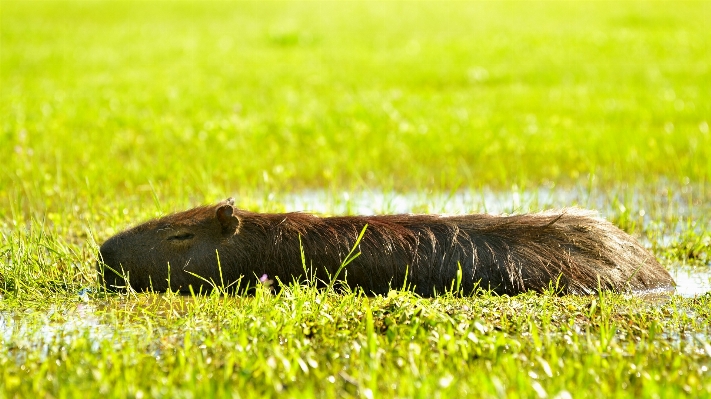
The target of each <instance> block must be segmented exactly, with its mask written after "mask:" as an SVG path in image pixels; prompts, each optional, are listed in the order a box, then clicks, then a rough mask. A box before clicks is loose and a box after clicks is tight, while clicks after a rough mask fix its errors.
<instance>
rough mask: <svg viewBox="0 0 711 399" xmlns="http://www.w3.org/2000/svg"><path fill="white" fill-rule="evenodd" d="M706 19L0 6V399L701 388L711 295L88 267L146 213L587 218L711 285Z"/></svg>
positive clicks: (698, 8) (691, 392) (533, 7)
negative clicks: (140, 287)
mask: <svg viewBox="0 0 711 399" xmlns="http://www.w3.org/2000/svg"><path fill="white" fill-rule="evenodd" d="M709 19H711V2H701V1H674V2H665V1H654V2H644V1H641V2H636V1H635V2H632V1H622V2H617V3H615V6H614V7H610V4H609V3H608V2H567V1H560V2H559V1H553V2H549V1H542V2H535V1H533V2H509V1H473V2H436V1H435V2H417V3H409V2H369V1H363V2H289V1H287V2H228V1H209V2H201V1H177V2H140V1H93V2H83V1H42V2H34V1H33V2H27V1H11V0H3V1H2V2H1V3H0V44H1V47H0V49H1V50H0V159H1V160H2V168H0V237H1V241H0V374H2V375H1V378H0V397H18V398H22V397H57V398H61V397H77V396H80V395H86V394H87V392H88V393H90V394H92V395H101V396H104V397H122V398H124V397H136V398H140V397H185V398H188V397H225V396H230V397H263V396H272V397H274V396H280V397H366V398H370V397H427V398H429V397H461V396H470V397H511V398H515V397H538V398H547V397H549V398H559V399H563V398H569V397H576V398H577V397H608V396H609V397H679V396H687V397H711V371H709V368H710V367H711V345H710V344H709V342H711V337H710V334H711V331H710V330H711V327H710V325H711V323H710V322H711V314H710V311H709V309H711V303H710V301H711V296H710V294H708V293H707V294H704V295H699V296H697V297H693V298H689V297H682V296H679V295H672V296H668V297H656V298H649V297H648V298H639V297H625V296H619V295H607V294H605V295H600V296H597V297H557V296H555V295H553V293H552V292H551V293H548V294H544V295H533V294H530V295H521V296H518V297H515V298H508V297H496V296H492V295H489V294H487V293H482V294H481V295H479V296H476V297H469V298H461V297H458V296H456V295H451V294H447V295H443V296H441V297H438V298H434V299H422V298H418V297H416V296H414V295H412V294H411V293H408V292H392V293H390V294H389V295H387V296H384V297H375V298H369V297H367V296H364V295H362V293H359V292H350V291H344V292H341V291H339V292H338V293H336V292H334V291H333V290H322V291H319V290H316V289H314V288H313V287H312V286H310V285H308V284H306V285H298V284H292V285H291V286H288V287H287V288H286V289H285V290H283V291H281V292H280V293H278V294H276V295H274V294H272V293H271V292H270V291H269V290H268V289H266V288H265V287H264V286H259V287H258V289H257V291H256V294H255V295H254V296H250V297H237V296H217V295H214V296H203V297H181V296H176V295H173V294H165V295H158V294H140V295H133V294H132V295H126V296H120V295H108V294H106V293H104V292H103V291H102V290H101V289H100V288H99V287H97V286H96V279H95V269H94V267H95V262H96V252H97V246H98V243H99V242H101V241H102V240H104V239H106V238H107V237H109V236H110V235H112V234H114V233H116V232H118V231H119V230H121V229H123V228H125V227H127V226H128V225H131V224H135V223H136V222H138V221H139V220H142V219H145V218H150V217H154V216H158V215H161V214H165V213H167V212H170V211H173V210H178V209H184V208H186V207H189V206H193V205H196V204H199V203H208V202H214V201H216V200H219V199H224V198H225V197H227V196H230V195H236V196H237V203H238V205H239V206H240V207H242V208H248V209H252V210H258V211H284V210H302V209H309V210H315V211H318V212H321V213H359V212H369V213H370V212H394V211H399V212H439V213H455V212H457V213H463V212H486V211H493V212H521V211H535V210H540V209H543V208H549V207H564V206H571V205H579V206H582V207H586V208H595V209H599V210H601V212H602V214H603V215H604V216H605V217H608V218H609V219H611V220H612V221H613V222H614V223H615V224H617V225H619V226H620V227H622V228H623V229H625V230H626V231H628V232H630V233H631V234H633V235H635V236H636V237H638V238H640V239H641V240H643V242H644V243H645V244H646V245H648V246H649V247H650V248H652V250H653V251H654V253H655V254H656V255H658V256H659V257H660V259H662V260H663V261H664V262H666V263H665V264H666V265H669V266H670V267H676V265H678V264H683V265H687V267H689V268H691V269H695V270H706V273H707V275H708V268H709V256H711V255H710V253H711V248H710V246H711V242H710V241H709V231H711V228H710V226H711V222H710V221H709V215H711V209H710V208H709V204H711V191H709V189H708V181H709V177H710V176H711V153H710V149H711V134H710V133H709V123H710V122H711V121H710V120H709V115H711V98H710V97H709V95H710V94H711V91H709V90H708V82H709V81H711V76H710V75H709V74H710V73H711V69H710V68H711V64H710V63H709V62H708V54H709V53H711V36H709V35H708V34H707V30H708V27H707V25H708V20H709ZM309 190H314V191H309ZM364 192H365V193H371V194H373V197H372V198H371V197H368V195H363V196H362V198H360V199H359V198H358V195H359V194H358V193H364ZM287 193H296V194H293V195H291V196H289V195H287ZM502 193H503V194H502ZM373 198H375V199H373ZM403 204H404V205H403ZM347 271H348V269H347V266H346V267H345V269H344V272H346V273H347Z"/></svg>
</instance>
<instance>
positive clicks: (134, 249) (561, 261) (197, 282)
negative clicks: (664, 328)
mask: <svg viewBox="0 0 711 399" xmlns="http://www.w3.org/2000/svg"><path fill="white" fill-rule="evenodd" d="M366 226H367V227H366ZM361 233H362V236H361V237H360V240H359V241H358V242H357V246H355V247H354V244H355V243H356V241H357V240H358V239H359V235H360V234H361ZM352 249H355V251H356V252H357V253H359V255H358V256H357V257H356V256H353V253H352V252H351V250H352ZM349 254H351V256H350V258H349ZM99 257H100V261H99V262H98V268H99V276H100V279H101V282H102V284H104V285H105V286H106V287H107V288H108V289H114V290H125V289H128V287H129V286H130V287H131V288H132V289H133V290H136V291H147V290H154V291H165V290H168V289H169V288H170V289H171V290H172V291H180V292H184V293H188V292H190V291H191V290H192V292H207V291H211V290H212V289H213V288H215V287H231V288H232V289H234V288H235V287H236V286H237V285H239V286H241V287H242V288H244V287H245V286H247V285H251V286H254V284H256V283H257V282H258V281H259V276H263V275H265V274H266V275H267V276H269V278H271V279H276V280H277V281H280V282H282V283H289V282H291V281H294V280H295V279H296V280H297V281H303V280H304V279H306V278H307V276H309V275H311V276H312V277H316V281H317V282H318V284H319V285H325V284H327V283H328V282H329V281H331V279H332V278H334V277H337V279H338V281H339V282H340V283H342V284H347V285H348V286H349V287H351V288H356V287H360V288H362V289H363V291H364V292H365V293H366V294H384V293H387V292H388V291H389V290H390V289H393V288H401V287H409V289H412V290H413V291H414V292H416V293H417V294H419V295H421V296H426V297H429V296H433V295H436V294H438V293H444V292H445V291H447V290H451V289H452V288H455V289H457V290H458V292H460V293H464V294H471V293H475V292H476V290H477V289H478V288H480V289H484V290H491V291H493V292H495V293H498V294H507V295H516V294H520V293H523V292H527V291H536V292H543V291H546V290H549V289H550V288H554V289H556V290H557V292H558V293H561V294H591V293H595V292H598V291H599V290H606V291H613V292H635V291H648V290H672V289H673V288H674V285H675V283H674V281H673V279H672V278H671V276H670V275H669V273H668V272H667V271H666V269H664V267H662V266H661V265H660V264H659V262H657V260H656V258H655V257H654V255H652V254H651V253H650V252H649V251H647V250H646V249H645V248H644V247H643V246H642V245H641V244H640V243H639V242H638V241H637V240H636V239H634V238H633V237H631V236H630V235H629V234H627V233H625V232H623V231H622V230H620V229H619V228H617V227H615V226H614V225H612V224H611V223H610V222H608V221H606V220H604V219H602V218H599V217H597V216H596V214H595V213H594V212H590V211H585V210H581V209H577V208H571V209H563V210H557V211H546V212H541V213H533V214H521V215H512V216H495V215H488V214H472V215H461V216H440V215H410V214H404V215H380V216H335V217H319V216H315V215H312V214H308V213H300V212H292V213H255V212H249V211H246V210H242V209H237V208H235V207H234V200H233V199H232V198H229V199H227V200H225V201H222V202H220V203H218V204H216V205H211V206H202V207H198V208H194V209H190V210H187V211H184V212H179V213H175V214H172V215H168V216H165V217H162V218H159V219H154V220H150V221H148V222H145V223H143V224H140V225H138V226H136V227H133V228H131V229H129V230H126V231H124V232H122V233H119V234H117V235H115V236H113V237H111V238H109V239H108V240H107V241H106V242H104V244H103V245H101V248H100V254H99ZM218 259H219V261H218ZM345 262H349V263H348V264H347V265H346V266H345V268H343V270H341V271H339V268H340V267H341V266H342V265H343V264H344V263H345ZM228 290H229V289H228Z"/></svg>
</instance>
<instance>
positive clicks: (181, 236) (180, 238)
mask: <svg viewBox="0 0 711 399" xmlns="http://www.w3.org/2000/svg"><path fill="white" fill-rule="evenodd" d="M193 237H195V234H193V233H179V234H176V235H173V236H170V237H168V241H184V240H189V239H191V238H193Z"/></svg>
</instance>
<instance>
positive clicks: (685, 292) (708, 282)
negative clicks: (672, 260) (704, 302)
mask: <svg viewBox="0 0 711 399" xmlns="http://www.w3.org/2000/svg"><path fill="white" fill-rule="evenodd" d="M669 273H671V275H672V277H673V278H674V281H676V293H677V294H678V295H681V296H683V297H687V298H689V297H694V296H697V295H703V294H705V293H711V268H710V267H708V266H695V267H692V266H674V267H672V268H670V270H669Z"/></svg>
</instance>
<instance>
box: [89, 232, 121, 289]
mask: <svg viewBox="0 0 711 399" xmlns="http://www.w3.org/2000/svg"><path fill="white" fill-rule="evenodd" d="M119 240H121V238H120V237H112V238H110V239H108V240H107V241H106V242H105V243H103V244H102V245H101V247H100V248H99V259H98V260H97V262H96V270H97V272H98V273H99V283H100V284H101V285H102V286H104V287H106V288H107V289H109V290H112V291H113V290H114V289H115V287H121V286H124V285H125V284H126V283H125V281H124V279H123V277H122V276H121V275H120V274H119V273H120V272H121V265H120V264H119V261H118V260H117V255H118V247H119V245H117V244H118V241H119Z"/></svg>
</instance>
